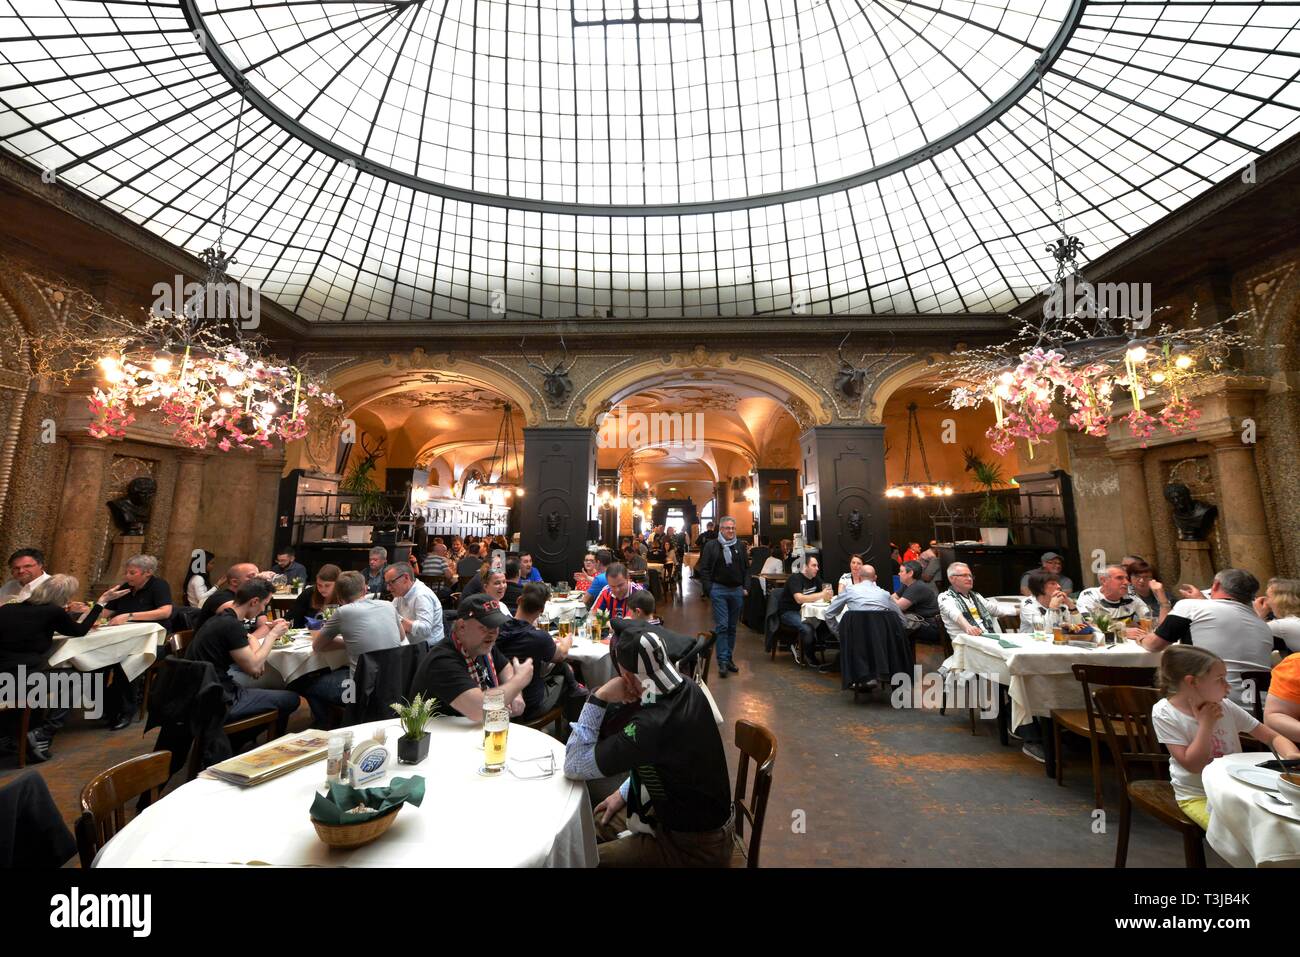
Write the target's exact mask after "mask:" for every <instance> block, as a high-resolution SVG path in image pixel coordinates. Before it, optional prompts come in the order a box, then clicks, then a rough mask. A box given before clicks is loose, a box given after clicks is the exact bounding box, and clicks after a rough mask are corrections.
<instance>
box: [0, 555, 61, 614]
mask: <svg viewBox="0 0 1300 957" xmlns="http://www.w3.org/2000/svg"><path fill="white" fill-rule="evenodd" d="M9 575H10V578H9V581H7V582H5V583H4V586H3V587H0V605H5V604H8V603H9V602H11V601H26V600H27V599H28V598H30V597H32V592H34V591H35V590H36V589H37V588H38V587H40V586H41V585H42V584H43V583H44V582H46V581H48V580H49V577H50V576H49V574H48V573H47V572H46V571H45V553H44V552H42V551H41V550H40V549H39V548H20V549H18V551H16V552H14V553H13V554H12V555H10V556H9Z"/></svg>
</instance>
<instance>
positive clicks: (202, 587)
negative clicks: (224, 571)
mask: <svg viewBox="0 0 1300 957" xmlns="http://www.w3.org/2000/svg"><path fill="white" fill-rule="evenodd" d="M216 590H217V586H216V585H206V584H204V582H203V579H202V578H199V577H198V576H197V575H195V576H194V577H193V578H191V579H190V583H189V584H188V585H186V586H185V597H186V598H188V599H189V602H190V606H191V607H193V608H202V607H203V603H204V602H205V601H207V600H208V596H209V595H211V594H213V593H214V592H215V591H216Z"/></svg>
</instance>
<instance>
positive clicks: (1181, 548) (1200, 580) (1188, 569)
mask: <svg viewBox="0 0 1300 957" xmlns="http://www.w3.org/2000/svg"><path fill="white" fill-rule="evenodd" d="M1213 581H1214V563H1213V562H1211V561H1210V543H1209V542H1187V541H1183V540H1182V539H1179V540H1178V581H1177V583H1176V584H1174V585H1169V584H1166V585H1165V588H1166V589H1168V590H1169V592H1170V593H1171V594H1170V597H1171V599H1172V600H1173V601H1177V600H1178V597H1177V594H1176V592H1177V586H1178V585H1195V586H1196V587H1197V588H1202V589H1204V588H1209V587H1210V583H1211V582H1213Z"/></svg>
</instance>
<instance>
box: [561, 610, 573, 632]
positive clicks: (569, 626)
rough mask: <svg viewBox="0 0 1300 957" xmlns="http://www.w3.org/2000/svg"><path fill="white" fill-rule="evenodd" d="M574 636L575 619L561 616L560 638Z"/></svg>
mask: <svg viewBox="0 0 1300 957" xmlns="http://www.w3.org/2000/svg"><path fill="white" fill-rule="evenodd" d="M572 634H573V619H572V618H571V617H569V616H568V615H561V616H560V637H561V638H568V637H569V636H570V635H572Z"/></svg>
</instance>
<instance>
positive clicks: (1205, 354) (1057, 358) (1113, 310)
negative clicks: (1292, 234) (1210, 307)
mask: <svg viewBox="0 0 1300 957" xmlns="http://www.w3.org/2000/svg"><path fill="white" fill-rule="evenodd" d="M1038 88H1039V94H1040V97H1042V105H1043V126H1044V128H1045V130H1046V136H1045V139H1046V146H1047V153H1048V159H1049V168H1050V170H1051V173H1052V184H1053V188H1054V190H1055V199H1056V203H1055V206H1056V217H1055V218H1056V222H1055V225H1056V228H1057V231H1058V233H1059V236H1058V238H1057V240H1056V241H1055V243H1053V244H1052V245H1051V246H1048V247H1047V252H1049V253H1050V254H1051V255H1052V256H1053V258H1054V260H1055V263H1056V271H1055V277H1054V279H1053V282H1052V284H1051V285H1050V286H1048V287H1047V288H1046V289H1044V290H1043V291H1042V292H1043V308H1042V314H1041V316H1038V317H1035V318H1033V319H1031V320H1028V321H1026V322H1024V323H1023V324H1022V325H1021V327H1020V329H1019V330H1018V331H1017V333H1016V334H1015V336H1014V337H1013V338H1012V339H1011V340H1010V341H1008V342H1005V343H1001V344H999V345H995V346H991V347H987V348H982V349H973V350H969V351H966V352H961V353H957V354H955V355H953V356H952V357H950V358H949V359H948V360H947V361H945V362H944V363H942V366H943V369H942V379H943V380H944V383H945V384H944V385H943V386H941V387H940V391H947V392H949V396H948V400H947V404H948V405H950V406H951V407H953V408H957V409H960V408H966V407H977V406H980V405H983V404H984V403H988V404H990V405H991V406H992V407H993V413H994V417H995V421H994V424H993V425H992V426H990V427H989V429H988V431H987V432H986V435H987V437H988V439H989V444H990V445H991V446H992V448H993V450H994V451H995V452H997V453H998V454H999V455H1005V454H1007V453H1008V452H1010V451H1011V450H1012V448H1014V447H1015V444H1016V442H1017V441H1020V440H1023V441H1024V442H1025V443H1026V445H1027V448H1028V452H1029V456H1030V457H1031V458H1032V457H1033V454H1034V448H1035V447H1036V446H1038V445H1040V444H1042V443H1043V442H1045V441H1048V440H1049V438H1050V437H1051V436H1052V435H1053V433H1055V432H1056V431H1057V430H1059V429H1060V428H1061V427H1062V426H1063V425H1069V426H1072V427H1073V428H1075V429H1077V430H1078V431H1080V432H1083V433H1085V434H1087V435H1092V436H1097V437H1099V438H1104V437H1106V436H1107V435H1108V434H1109V432H1110V430H1111V428H1112V427H1114V426H1115V425H1117V424H1118V422H1120V421H1121V420H1122V422H1123V423H1124V424H1125V425H1126V426H1127V428H1128V431H1129V433H1130V434H1131V435H1132V436H1133V437H1134V438H1135V439H1137V441H1138V443H1139V444H1140V445H1141V446H1142V447H1144V448H1145V447H1146V445H1147V443H1148V441H1149V440H1150V439H1151V438H1152V437H1153V436H1154V435H1155V433H1156V431H1157V429H1164V430H1166V431H1167V432H1168V433H1170V434H1172V435H1178V434H1180V433H1183V432H1186V431H1188V430H1190V429H1191V428H1192V427H1193V426H1194V425H1195V423H1196V421H1197V419H1198V418H1199V417H1200V414H1201V413H1200V410H1199V409H1197V408H1196V406H1195V405H1193V404H1192V400H1191V398H1190V396H1191V395H1192V394H1193V393H1194V392H1195V391H1196V390H1195V389H1194V388H1193V386H1194V384H1195V383H1196V381H1197V380H1199V379H1205V378H1207V377H1209V376H1213V375H1217V374H1219V373H1220V372H1222V371H1223V370H1224V369H1225V367H1226V366H1227V364H1228V363H1229V362H1230V360H1232V359H1233V357H1234V354H1238V355H1239V354H1240V353H1241V352H1243V351H1245V350H1248V349H1254V348H1260V346H1259V345H1258V344H1256V343H1253V342H1251V341H1250V340H1249V338H1248V337H1247V336H1245V335H1243V334H1242V333H1240V332H1238V331H1237V322H1238V320H1239V319H1241V318H1243V317H1244V315H1245V314H1241V315H1236V316H1232V317H1230V318H1228V319H1225V320H1223V321H1221V322H1216V323H1213V324H1209V325H1205V326H1200V325H1198V324H1197V320H1196V309H1195V307H1193V308H1192V311H1191V315H1190V317H1189V318H1188V320H1187V321H1186V322H1185V323H1184V324H1182V325H1181V326H1180V327H1179V328H1174V327H1172V326H1171V325H1169V324H1164V325H1161V326H1159V327H1158V328H1156V329H1155V330H1154V331H1151V330H1152V317H1153V314H1154V312H1158V311H1159V310H1154V311H1153V310H1152V309H1151V301H1150V294H1149V291H1148V290H1149V284H1113V283H1105V284H1093V283H1089V282H1088V281H1087V280H1085V279H1084V277H1083V275H1082V273H1081V268H1080V264H1079V258H1080V253H1081V251H1082V249H1083V243H1082V242H1080V241H1079V239H1078V238H1077V237H1075V236H1071V235H1069V234H1068V233H1067V232H1066V229H1065V209H1064V205H1063V204H1062V202H1061V193H1060V181H1059V178H1058V177H1057V174H1056V162H1055V155H1054V152H1053V149H1052V129H1051V126H1050V124H1049V122H1048V116H1047V103H1046V96H1045V94H1044V93H1043V74H1042V71H1040V73H1039V82H1038Z"/></svg>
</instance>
